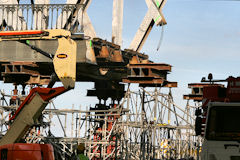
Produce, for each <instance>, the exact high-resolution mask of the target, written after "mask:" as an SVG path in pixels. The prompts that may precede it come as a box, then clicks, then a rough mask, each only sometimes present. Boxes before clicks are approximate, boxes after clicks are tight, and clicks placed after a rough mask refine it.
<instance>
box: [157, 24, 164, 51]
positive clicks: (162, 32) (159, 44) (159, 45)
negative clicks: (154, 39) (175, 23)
mask: <svg viewBox="0 0 240 160" xmlns="http://www.w3.org/2000/svg"><path fill="white" fill-rule="evenodd" d="M163 36H164V25H163V21H162V31H161V35H160V39H159V42H158V46H157V51H158V50H159V49H160V47H161V45H162V42H163Z"/></svg>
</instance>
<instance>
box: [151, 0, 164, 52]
mask: <svg viewBox="0 0 240 160" xmlns="http://www.w3.org/2000/svg"><path fill="white" fill-rule="evenodd" d="M163 1H164V0H162V3H163ZM152 3H153V4H154V6H155V7H156V8H157V10H158V12H159V14H160V15H161V12H160V11H159V6H161V4H162V3H161V4H159V6H158V5H157V4H156V3H157V1H156V3H155V2H154V0H152ZM160 26H162V31H161V35H160V39H159V42H158V45H157V51H159V49H160V47H161V45H162V42H163V36H164V23H163V20H162V21H161V25H160Z"/></svg>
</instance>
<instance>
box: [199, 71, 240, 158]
mask: <svg viewBox="0 0 240 160" xmlns="http://www.w3.org/2000/svg"><path fill="white" fill-rule="evenodd" d="M208 77H209V78H208V79H209V80H206V78H203V79H202V82H203V83H202V84H198V86H202V87H201V88H202V91H201V92H202V106H201V107H199V108H198V109H197V110H196V116H197V117H196V123H195V131H196V134H197V135H200V136H202V137H203V144H202V149H201V150H202V151H201V159H204V160H237V159H240V153H239V147H240V144H239V140H240V139H239V133H240V128H239V126H238V122H239V114H240V77H237V78H234V77H229V78H227V79H226V80H213V79H212V74H209V76H208ZM206 82H207V83H206ZM218 82H227V87H225V86H224V85H223V84H219V83H218ZM195 91H196V86H195ZM198 93H200V92H198Z"/></svg>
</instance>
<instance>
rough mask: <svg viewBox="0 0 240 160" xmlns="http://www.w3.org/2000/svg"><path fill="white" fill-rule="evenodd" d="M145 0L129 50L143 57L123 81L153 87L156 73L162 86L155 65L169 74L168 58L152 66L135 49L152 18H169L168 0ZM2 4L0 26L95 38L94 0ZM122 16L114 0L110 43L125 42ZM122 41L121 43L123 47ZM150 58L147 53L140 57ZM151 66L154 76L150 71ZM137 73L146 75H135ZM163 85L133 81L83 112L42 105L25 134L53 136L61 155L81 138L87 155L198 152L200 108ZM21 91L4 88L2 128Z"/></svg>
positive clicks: (32, 139)
mask: <svg viewBox="0 0 240 160" xmlns="http://www.w3.org/2000/svg"><path fill="white" fill-rule="evenodd" d="M145 1H146V4H147V6H148V12H147V13H146V15H145V17H144V19H143V21H142V23H141V24H140V27H139V29H138V31H137V33H136V35H135V37H134V39H133V41H132V43H131V44H130V47H129V49H131V50H132V51H133V52H134V53H133V54H132V52H131V56H130V57H131V58H132V59H129V61H134V60H136V62H137V63H138V64H136V62H134V63H133V64H131V65H130V67H131V68H130V70H131V71H130V72H131V73H132V75H128V76H129V77H130V78H132V79H130V81H129V79H126V80H127V81H126V83H139V82H143V81H142V79H145V78H147V79H149V78H153V80H152V81H151V82H150V83H151V84H152V85H153V86H157V85H155V84H154V83H153V81H154V80H156V81H157V80H158V81H160V82H161V84H160V85H161V86H162V83H163V82H164V81H163V79H160V78H159V77H158V79H154V76H155V73H154V71H155V72H160V71H162V70H164V74H167V72H168V71H170V70H171V69H170V68H171V67H170V66H167V65H165V64H163V65H161V67H162V68H163V69H162V68H161V69H159V68H158V66H157V65H156V66H155V64H150V65H152V67H153V68H150V69H149V66H148V64H147V63H142V62H140V60H139V57H145V55H142V54H139V53H137V52H138V51H140V50H141V48H142V46H143V45H144V42H145V41H146V39H147V37H148V35H149V33H150V32H151V29H152V27H153V26H154V25H159V26H161V25H164V24H166V21H165V19H164V17H163V15H162V12H161V10H162V8H163V6H164V5H165V3H166V0H156V1H153V0H145ZM32 2H33V1H32ZM0 4H1V5H0V22H1V30H3V31H5V30H26V29H29V30H37V29H60V28H61V29H66V30H70V31H71V32H72V33H76V32H84V34H85V36H89V37H90V39H93V38H95V37H96V32H95V30H94V27H93V25H92V23H91V21H90V18H89V17H88V15H87V8H88V7H89V5H90V4H91V0H67V3H66V4H62V5H60V4H49V0H35V1H34V3H31V4H18V1H17V0H7V1H5V2H0ZM122 21H123V0H113V21H112V42H113V43H114V44H117V45H118V46H121V45H122ZM93 42H94V41H93ZM95 43H99V42H98V41H96V42H95ZM101 43H102V41H101ZM106 44H107V45H109V43H106ZM106 44H105V42H104V45H102V46H101V47H99V48H100V49H99V55H98V56H99V57H100V58H102V59H103V58H106V57H103V55H104V52H103V51H109V52H110V50H109V48H111V47H113V46H114V45H113V44H111V45H110V47H109V48H107V47H106V46H107V45H106ZM93 45H96V44H93ZM89 46H90V45H89ZM91 47H92V46H91ZM117 48H118V50H119V47H117ZM95 50H96V48H95ZM86 52H87V51H86ZM111 52H112V51H111ZM117 53H118V54H121V53H120V52H117ZM105 54H106V53H105ZM94 56H95V55H94ZM101 56H102V57H101ZM124 58H125V59H126V57H124ZM146 59H147V58H145V59H144V58H143V59H142V60H141V61H144V60H145V61H146ZM104 63H106V61H104ZM111 63H112V61H111ZM109 64H110V63H109ZM98 65H100V63H98ZM117 65H119V63H117ZM104 67H106V66H105V65H104ZM114 67H116V66H113V68H114ZM6 68H7V67H6ZM16 68H17V67H16ZM22 68H23V67H22ZM139 68H140V69H139ZM166 68H168V69H166ZM104 69H106V68H104ZM111 69H112V68H111ZM0 71H1V70H0ZM150 72H151V73H152V75H153V76H152V75H151V76H149V75H150V74H149V73H150ZM103 75H105V74H103ZM103 75H101V76H103ZM109 77H111V76H109ZM129 77H127V78H129ZM139 77H140V78H142V79H140V80H139V79H136V78H139ZM104 78H105V77H104ZM164 80H165V79H164ZM145 85H146V84H145ZM147 85H148V84H147ZM114 87H115V86H114ZM170 87H171V86H170ZM98 89H99V88H96V90H98ZM100 89H103V88H100ZM162 90H163V89H162V88H161V87H156V88H154V89H149V88H139V90H138V91H135V92H134V91H131V90H130V88H128V90H127V91H126V94H125V96H124V98H123V99H122V100H121V101H120V103H119V104H118V103H117V104H115V103H113V101H114V100H112V102H110V103H109V104H107V103H106V100H104V101H105V102H104V103H103V104H102V103H100V104H97V105H96V107H95V108H87V110H85V111H83V110H81V109H74V108H72V109H57V108H56V107H55V105H54V103H53V102H51V103H50V105H49V106H48V108H47V109H45V110H44V112H43V116H42V119H40V120H39V124H36V125H34V126H33V127H32V128H31V129H30V130H29V132H28V133H27V134H26V135H25V141H26V142H27V143H42V142H47V143H51V144H52V145H53V146H54V148H55V149H56V152H57V153H58V154H59V155H60V157H61V158H62V159H68V158H69V157H70V156H71V154H72V153H73V152H74V149H75V148H74V145H76V144H79V143H85V146H86V154H87V155H88V157H89V158H90V159H171V158H173V159H180V158H190V157H193V158H197V156H198V150H199V146H200V143H201V140H200V139H199V138H198V137H195V136H194V118H193V112H194V109H195V107H192V106H190V105H189V102H188V103H187V105H186V107H185V108H184V107H180V106H178V105H176V104H175V103H174V101H173V96H172V93H171V89H170V90H169V92H168V93H163V92H162ZM111 91H112V90H111ZM114 91H115V90H113V91H112V92H114ZM96 92H97V91H96ZM123 92H124V91H123ZM93 93H95V92H94V91H93ZM24 97H25V96H21V95H19V94H18V93H14V94H13V95H6V94H5V93H3V92H2V91H1V99H0V103H1V106H0V113H1V124H0V127H1V134H2V135H4V133H6V131H7V129H8V127H9V126H8V125H9V124H8V123H9V122H8V118H9V115H10V114H11V113H12V112H14V111H15V110H16V108H17V107H18V105H19V103H20V102H21V101H22V100H23V99H24ZM11 99H14V101H11ZM9 100H10V101H11V103H9ZM101 107H102V108H103V109H102V108H101ZM54 122H55V123H54ZM56 123H59V124H57V125H56ZM54 128H55V129H56V130H57V131H59V132H60V136H58V137H56V136H53V134H52V132H51V131H52V130H54ZM59 128H60V129H59ZM56 158H57V157H56Z"/></svg>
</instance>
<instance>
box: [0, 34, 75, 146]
mask: <svg viewBox="0 0 240 160" xmlns="http://www.w3.org/2000/svg"><path fill="white" fill-rule="evenodd" d="M70 35H71V34H70V32H68V31H65V30H46V31H45V30H44V31H20V32H19V31H18V32H16V31H9V32H0V41H4V40H8V41H11V40H12V41H24V40H30V39H34V40H36V39H58V44H59V45H58V49H57V51H56V53H55V55H54V58H53V64H54V69H55V73H56V75H57V76H58V78H59V79H60V80H61V81H62V83H63V86H64V87H58V88H40V87H38V88H34V89H32V90H31V92H30V94H29V95H28V96H27V97H26V98H25V100H24V101H23V102H22V104H21V105H20V106H19V108H18V109H17V111H16V113H15V114H14V115H13V116H12V117H11V118H10V121H12V122H13V123H12V124H11V126H10V129H9V130H8V131H7V133H6V134H5V135H4V136H3V137H2V139H1V140H0V145H5V144H12V143H16V142H19V140H20V139H21V138H22V137H23V136H24V135H25V134H26V132H27V131H28V129H29V128H30V127H31V126H32V125H33V124H34V123H36V122H37V120H38V118H39V117H40V116H41V114H42V111H43V110H44V109H45V108H46V106H47V105H48V103H49V101H50V100H51V99H52V98H54V97H56V96H58V95H61V94H63V93H64V92H66V91H68V90H70V89H72V88H74V86H75V79H76V43H75V42H74V41H73V40H72V39H70ZM0 43H1V42H0ZM29 46H30V47H31V48H33V46H31V45H29ZM36 50H39V53H41V52H44V51H41V49H36ZM41 54H42V53H41ZM44 54H48V53H44ZM45 56H47V55H45ZM49 58H51V54H49Z"/></svg>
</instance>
